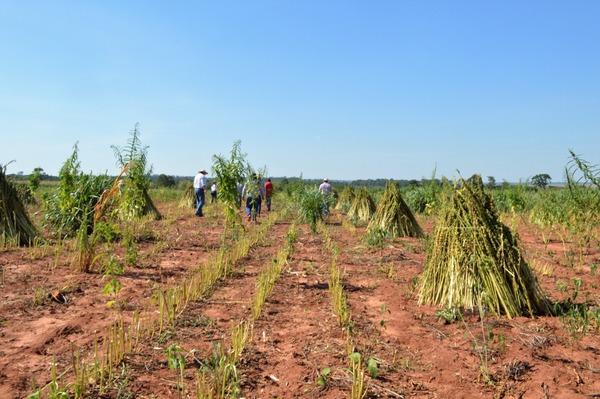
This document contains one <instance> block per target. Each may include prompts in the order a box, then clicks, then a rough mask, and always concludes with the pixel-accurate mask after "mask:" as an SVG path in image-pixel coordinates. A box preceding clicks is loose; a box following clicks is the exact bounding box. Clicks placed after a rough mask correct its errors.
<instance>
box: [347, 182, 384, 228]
mask: <svg viewBox="0 0 600 399" xmlns="http://www.w3.org/2000/svg"><path fill="white" fill-rule="evenodd" d="M376 209H377V206H376V205H375V200H374V199H373V196H371V193H369V190H367V188H366V187H360V188H359V189H358V190H357V191H356V193H355V194H354V199H353V200H352V204H351V205H350V209H348V213H347V214H346V216H347V217H348V219H350V220H354V221H359V222H368V221H369V220H371V218H372V217H373V215H374V214H375V210H376Z"/></svg>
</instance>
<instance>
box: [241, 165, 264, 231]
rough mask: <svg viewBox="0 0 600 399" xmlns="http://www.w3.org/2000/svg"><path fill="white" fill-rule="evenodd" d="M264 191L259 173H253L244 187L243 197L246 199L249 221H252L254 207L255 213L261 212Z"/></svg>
mask: <svg viewBox="0 0 600 399" xmlns="http://www.w3.org/2000/svg"><path fill="white" fill-rule="evenodd" d="M262 196H263V192H262V185H261V184H260V179H259V177H258V175H257V174H252V175H251V176H250V178H249V179H248V181H246V184H244V187H243V188H242V198H244V199H245V200H246V214H247V216H248V221H251V220H252V219H253V218H252V210H253V209H254V215H259V214H260V203H261V200H262Z"/></svg>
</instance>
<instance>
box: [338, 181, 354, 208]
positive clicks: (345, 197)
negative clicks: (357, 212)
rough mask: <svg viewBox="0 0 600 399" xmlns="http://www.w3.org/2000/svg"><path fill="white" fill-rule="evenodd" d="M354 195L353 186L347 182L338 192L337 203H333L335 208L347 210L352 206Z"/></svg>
mask: <svg viewBox="0 0 600 399" xmlns="http://www.w3.org/2000/svg"><path fill="white" fill-rule="evenodd" d="M355 195H356V190H355V189H354V186H353V185H351V184H349V185H347V186H346V187H344V189H343V190H342V192H341V193H340V195H339V197H338V200H337V203H336V204H335V209H341V210H344V211H347V210H348V209H350V206H352V202H353V201H354V196H355Z"/></svg>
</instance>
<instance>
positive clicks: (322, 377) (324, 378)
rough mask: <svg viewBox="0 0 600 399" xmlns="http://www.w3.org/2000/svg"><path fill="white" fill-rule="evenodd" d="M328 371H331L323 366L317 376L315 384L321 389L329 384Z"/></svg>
mask: <svg viewBox="0 0 600 399" xmlns="http://www.w3.org/2000/svg"><path fill="white" fill-rule="evenodd" d="M329 373H331V370H330V369H329V367H325V368H324V369H323V370H321V372H320V373H319V376H318V377H317V385H318V386H320V387H321V388H323V389H326V388H327V387H328V386H329V380H328V378H329Z"/></svg>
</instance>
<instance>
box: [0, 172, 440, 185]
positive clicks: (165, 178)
mask: <svg viewBox="0 0 600 399" xmlns="http://www.w3.org/2000/svg"><path fill="white" fill-rule="evenodd" d="M7 177H9V178H11V179H13V180H16V181H26V180H27V179H28V178H29V175H26V174H24V173H18V174H9V175H7ZM40 177H41V180H45V181H58V180H59V178H58V176H52V175H47V174H45V173H42V174H41V176H40ZM207 179H208V181H212V179H211V177H210V176H207ZM270 179H271V181H273V183H275V184H277V183H279V184H284V185H285V184H288V183H293V182H298V181H302V182H304V183H305V184H320V183H321V182H322V180H321V179H304V178H300V177H287V176H284V177H270ZM150 180H151V181H152V182H153V183H154V184H156V186H159V187H174V186H179V185H180V184H179V183H180V182H185V181H189V182H192V181H193V180H194V176H171V175H165V174H154V175H151V176H150ZM390 180H393V181H395V182H396V183H398V185H399V186H400V187H407V186H411V185H412V186H420V185H422V184H423V183H425V182H428V181H429V180H428V179H421V180H414V179H413V180H404V179H401V180H396V179H361V180H335V179H331V183H332V184H333V185H335V186H338V187H340V186H341V187H343V186H346V185H353V186H364V187H381V188H384V187H385V185H386V183H387V182H388V181H390ZM436 181H437V182H439V181H438V180H437V179H436Z"/></svg>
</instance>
